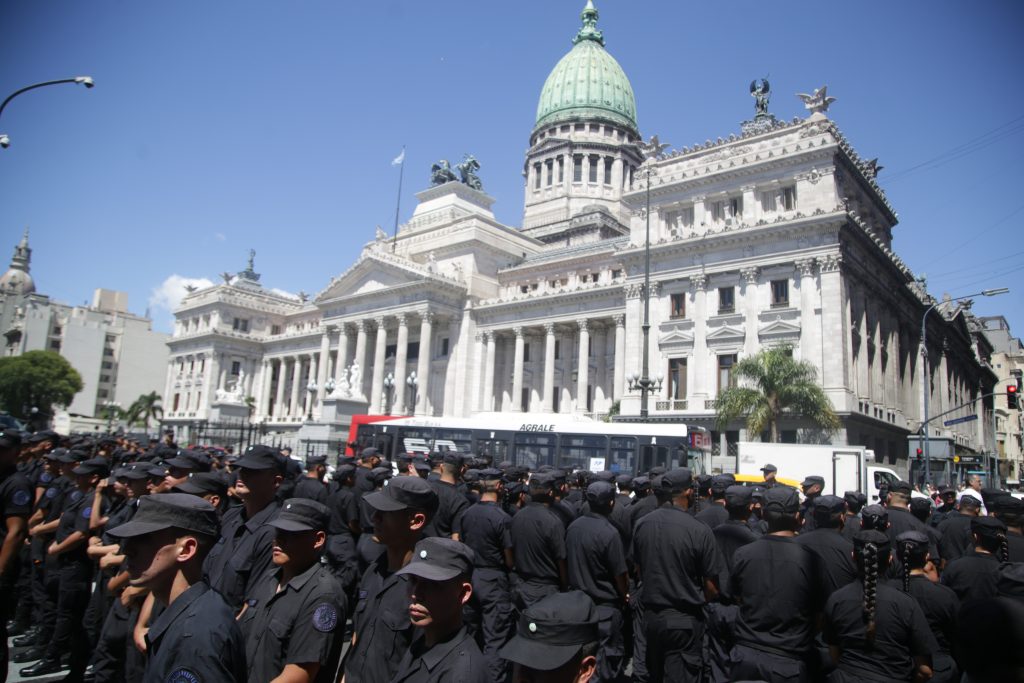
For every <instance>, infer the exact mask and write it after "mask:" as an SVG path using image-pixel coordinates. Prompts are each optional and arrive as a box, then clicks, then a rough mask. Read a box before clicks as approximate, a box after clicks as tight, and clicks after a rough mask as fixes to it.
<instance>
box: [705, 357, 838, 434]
mask: <svg viewBox="0 0 1024 683" xmlns="http://www.w3.org/2000/svg"><path fill="white" fill-rule="evenodd" d="M733 377H734V378H735V380H736V385H735V386H730V387H728V388H727V389H725V390H723V391H722V393H721V394H719V396H718V399H717V400H716V401H715V412H716V425H717V427H718V429H719V430H721V429H724V428H725V427H726V426H727V425H728V424H729V423H730V422H732V421H733V420H736V419H739V418H741V417H746V420H747V431H748V432H749V433H750V434H752V435H757V434H761V433H762V432H764V431H765V430H767V431H768V432H769V434H770V439H771V441H772V442H773V443H777V442H778V441H779V419H780V417H782V415H783V414H786V415H792V416H794V417H797V416H799V417H804V418H807V419H809V420H811V421H812V422H814V423H815V424H816V425H817V426H819V427H821V428H822V429H826V430H830V431H832V430H835V429H838V428H839V426H840V422H839V418H838V417H837V416H836V414H835V410H833V408H832V402H831V401H830V400H829V399H828V396H826V395H825V392H824V391H823V390H822V388H821V386H819V385H818V382H817V370H815V368H814V366H813V365H812V364H811V363H809V362H807V361H798V360H794V359H793V355H792V350H791V349H790V348H789V347H785V346H783V347H778V348H772V349H765V350H763V351H761V352H759V353H758V354H756V355H754V356H748V357H747V358H744V359H743V360H741V361H739V362H738V363H736V365H734V366H733Z"/></svg>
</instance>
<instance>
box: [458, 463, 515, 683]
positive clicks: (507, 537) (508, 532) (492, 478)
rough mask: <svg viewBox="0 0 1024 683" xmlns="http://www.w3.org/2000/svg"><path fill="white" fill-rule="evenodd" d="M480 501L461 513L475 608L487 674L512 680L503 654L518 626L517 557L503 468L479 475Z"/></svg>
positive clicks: (497, 681) (499, 679) (499, 682)
mask: <svg viewBox="0 0 1024 683" xmlns="http://www.w3.org/2000/svg"><path fill="white" fill-rule="evenodd" d="M479 487H480V500H479V501H478V502H476V503H475V504H473V505H471V506H470V507H469V508H468V509H467V510H466V512H465V514H463V515H462V534H461V536H462V540H463V542H464V543H465V544H466V545H467V546H469V547H470V548H471V549H472V550H473V567H474V569H473V595H472V597H471V598H470V602H469V604H470V606H471V609H473V610H474V611H476V612H478V613H479V622H480V634H479V637H478V638H477V641H478V642H480V643H481V650H482V651H483V655H484V659H485V660H486V664H487V671H488V672H489V673H490V679H491V681H493V682H494V683H502V682H503V681H505V680H507V678H508V671H509V669H508V663H507V662H506V661H505V660H504V659H502V658H501V657H499V656H498V650H499V649H501V647H502V646H503V645H505V643H507V642H508V639H509V637H510V636H511V631H512V627H513V622H512V592H511V586H510V583H509V571H510V570H511V569H512V567H513V566H514V558H513V554H512V518H511V517H510V516H509V515H508V513H507V512H505V511H504V510H502V509H501V506H500V504H499V501H500V500H501V498H502V493H503V489H504V483H503V481H502V474H501V470H497V469H485V470H481V471H480V480H479Z"/></svg>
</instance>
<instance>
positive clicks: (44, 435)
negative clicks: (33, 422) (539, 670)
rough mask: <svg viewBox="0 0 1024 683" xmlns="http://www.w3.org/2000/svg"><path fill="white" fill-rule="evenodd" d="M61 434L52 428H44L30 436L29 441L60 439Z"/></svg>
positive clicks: (40, 441) (39, 441)
mask: <svg viewBox="0 0 1024 683" xmlns="http://www.w3.org/2000/svg"><path fill="white" fill-rule="evenodd" d="M59 439H60V435H59V434H57V432H55V431H53V430H52V429H43V430H41V431H38V432H36V433H35V434H33V435H32V436H30V437H28V442H29V443H42V442H44V441H58V440H59Z"/></svg>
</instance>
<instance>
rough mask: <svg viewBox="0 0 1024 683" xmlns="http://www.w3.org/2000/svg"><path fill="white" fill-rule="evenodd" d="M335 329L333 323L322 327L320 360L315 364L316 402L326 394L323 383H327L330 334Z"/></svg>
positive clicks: (321, 399) (329, 359)
mask: <svg viewBox="0 0 1024 683" xmlns="http://www.w3.org/2000/svg"><path fill="white" fill-rule="evenodd" d="M336 329H337V328H336V327H335V326H334V325H328V326H327V327H326V328H325V329H324V333H323V336H321V337H320V361H319V363H318V364H317V372H316V401H317V403H320V402H321V401H323V400H324V396H326V395H327V391H326V390H325V389H324V385H325V384H327V371H328V369H329V368H328V366H329V365H330V361H331V335H332V334H334V330H336Z"/></svg>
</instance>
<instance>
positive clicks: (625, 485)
mask: <svg viewBox="0 0 1024 683" xmlns="http://www.w3.org/2000/svg"><path fill="white" fill-rule="evenodd" d="M615 483H616V484H618V486H619V489H620V490H621V489H632V488H633V475H631V474H620V475H619V476H617V477H615Z"/></svg>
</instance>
